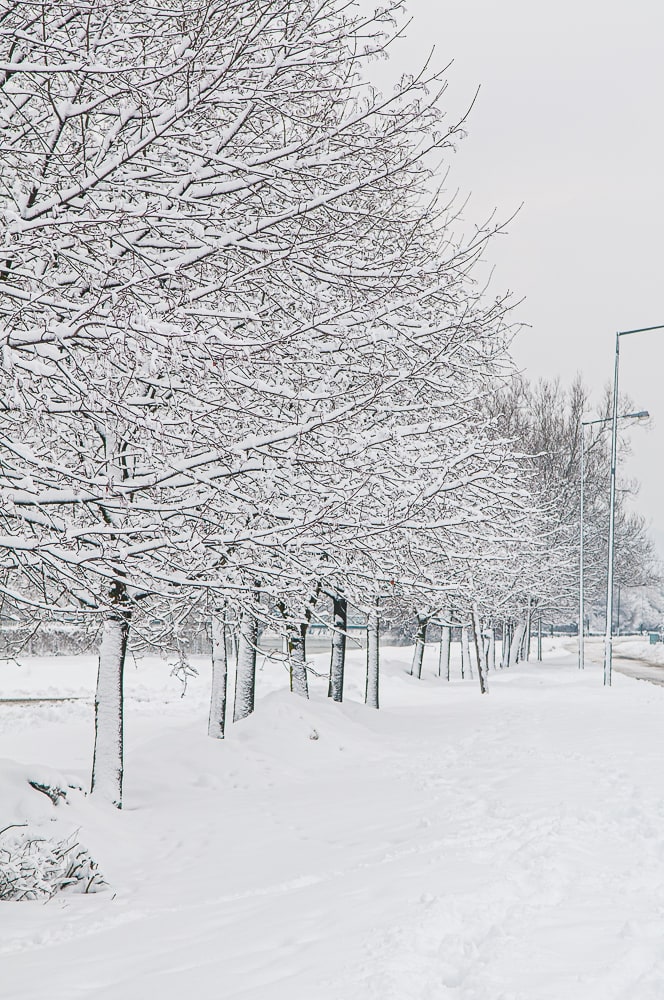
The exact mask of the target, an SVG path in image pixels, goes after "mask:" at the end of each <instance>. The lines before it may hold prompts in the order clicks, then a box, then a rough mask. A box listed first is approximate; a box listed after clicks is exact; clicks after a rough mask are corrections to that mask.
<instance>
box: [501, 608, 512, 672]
mask: <svg viewBox="0 0 664 1000" xmlns="http://www.w3.org/2000/svg"><path fill="white" fill-rule="evenodd" d="M511 645H512V625H511V623H510V622H509V621H508V620H507V619H505V621H503V642H502V649H501V651H500V669H501V670H503V669H504V668H505V667H509V665H510V647H511Z"/></svg>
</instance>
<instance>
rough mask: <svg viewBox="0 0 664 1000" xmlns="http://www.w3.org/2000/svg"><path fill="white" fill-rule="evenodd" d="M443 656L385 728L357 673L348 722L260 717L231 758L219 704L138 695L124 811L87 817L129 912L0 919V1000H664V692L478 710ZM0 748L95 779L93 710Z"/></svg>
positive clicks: (524, 676)
mask: <svg viewBox="0 0 664 1000" xmlns="http://www.w3.org/2000/svg"><path fill="white" fill-rule="evenodd" d="M427 652H428V656H429V657H430V666H429V672H427V676H426V677H425V679H424V680H423V681H422V682H421V683H418V682H416V681H414V680H413V679H411V678H409V677H407V676H406V675H405V674H404V672H403V668H402V666H400V665H399V664H400V661H402V660H405V658H406V656H405V655H404V651H401V650H391V651H389V653H388V655H387V656H386V657H385V660H386V677H385V683H384V688H383V704H384V706H385V707H384V709H383V710H382V711H381V712H380V713H374V712H370V711H368V710H365V709H364V707H363V706H362V705H360V704H358V703H357V700H359V699H358V691H359V687H360V683H361V667H360V661H361V656H360V655H359V654H356V662H357V666H356V667H355V668H354V669H353V671H352V672H351V685H350V690H349V694H350V698H351V699H353V701H348V702H347V703H345V704H344V706H343V707H341V708H340V707H339V706H335V705H331V704H329V703H328V702H327V701H326V700H325V699H323V698H321V697H319V696H318V697H316V699H315V700H314V701H313V703H311V704H310V705H306V704H303V703H300V702H299V701H298V700H297V699H294V698H293V697H291V696H289V695H288V694H287V693H284V692H281V691H278V692H275V693H268V694H266V695H265V696H264V697H263V698H262V699H261V701H260V702H259V709H258V712H257V713H256V715H255V716H254V717H253V718H252V719H250V720H247V722H245V723H243V724H242V725H238V726H236V727H233V732H232V734H231V739H229V740H228V742H227V743H226V744H225V745H221V744H217V743H214V742H213V741H210V740H207V738H206V737H205V736H204V714H205V713H204V707H205V706H204V701H205V690H204V688H205V682H204V678H201V680H200V681H199V682H198V687H194V686H192V691H191V694H190V695H189V696H188V697H187V698H186V699H184V701H179V700H178V699H177V697H175V696H174V695H173V693H172V692H170V689H169V688H168V685H167V683H166V682H165V681H164V682H161V681H155V684H154V685H153V687H152V696H151V697H148V694H147V692H148V691H149V689H150V684H149V683H148V682H147V680H146V681H145V683H143V682H141V685H140V687H139V685H138V681H137V682H136V686H135V689H134V694H135V697H133V698H132V699H130V704H129V706H128V720H127V725H128V743H129V747H128V761H127V765H128V774H127V808H126V810H125V811H124V812H123V814H121V815H120V814H116V813H115V812H114V811H113V810H110V809H109V810H105V809H99V808H97V809H95V808H93V807H92V805H91V803H89V802H88V801H83V802H80V803H78V804H74V805H72V806H71V807H70V808H71V809H72V810H74V811H76V810H79V811H80V818H81V824H82V826H83V829H84V833H85V838H86V842H88V843H89V844H90V846H91V847H92V848H93V849H94V850H95V851H96V853H97V855H98V856H99V858H100V859H102V861H103V867H104V870H105V871H106V873H107V877H108V878H109V880H110V881H111V882H112V884H113V891H112V892H111V893H103V894H99V895H97V896H94V897H69V898H66V899H65V898H64V897H60V898H59V899H56V900H54V901H52V902H51V903H49V904H48V905H46V906H40V905H34V904H22V905H21V904H4V906H3V907H2V908H1V909H0V927H1V930H2V934H1V941H2V944H1V946H0V969H1V977H0V996H1V997H2V998H3V1000H4V998H7V1000H10V998H11V1000H43V998H45V997H46V996H48V998H49V1000H78V998H86V1000H87V998H95V1000H97V998H99V1000H102V998H103V1000H111V998H118V1000H120V998H122V1000H139V998H141V1000H144V998H146V997H152V996H155V997H159V998H160V1000H171V998H173V1000H174V998H176V997H177V998H181V997H182V995H183V993H186V995H188V996H191V997H207V996H214V997H223V998H224V1000H281V998H286V997H288V1000H553V998H555V1000H562V998H566V1000H567V998H569V1000H600V998H601V1000H622V998H624V1000H628V998H629V1000H655V998H658V1000H659V998H661V997H662V996H663V995H664V774H663V764H664V758H663V754H662V742H663V739H662V714H663V713H664V691H663V690H662V689H661V688H658V687H654V686H651V685H646V684H635V683H634V682H633V681H630V680H628V679H627V678H624V677H621V676H617V677H616V679H615V685H614V687H613V689H612V690H610V691H606V690H604V689H603V687H602V685H601V676H600V671H599V669H598V668H596V667H590V668H589V669H588V670H587V671H586V672H585V676H580V675H579V672H578V671H577V670H576V667H575V661H574V659H573V657H571V656H569V657H566V658H562V659H558V660H550V661H547V662H545V663H544V664H543V665H539V664H531V665H530V666H526V667H520V668H517V669H516V670H512V671H509V672H505V673H502V674H499V675H492V677H491V681H492V687H491V693H490V695H489V696H488V697H486V698H481V697H480V695H479V692H478V691H477V690H476V687H475V684H472V683H469V682H466V683H461V682H460V681H454V682H453V683H452V684H451V685H450V686H449V687H447V686H445V685H443V684H441V682H439V681H438V680H437V679H435V678H434V677H433V676H432V674H431V672H430V671H431V670H432V667H433V662H434V650H428V651H427ZM155 676H156V675H155ZM274 680H276V681H279V682H280V681H281V678H280V677H277V678H276V679H274ZM263 681H264V687H265V689H266V690H267V688H269V687H270V686H271V685H272V683H273V679H272V678H270V679H268V678H267V677H266V678H263ZM130 692H131V685H130ZM81 693H83V694H85V693H86V692H85V691H81ZM0 722H1V723H2V730H1V734H0V755H1V756H13V757H15V758H18V759H20V760H30V759H32V760H45V761H46V760H47V761H48V762H49V763H51V764H52V765H53V766H56V765H57V766H58V767H59V768H61V769H63V770H64V769H70V770H72V771H74V772H75V773H77V774H78V775H79V776H80V777H84V768H85V767H86V765H87V755H88V753H89V737H90V720H89V705H85V704H83V703H68V704H66V705H60V706H55V705H53V706H42V707H41V708H39V709H37V708H34V707H26V706H6V707H5V706H2V708H0ZM26 723H29V728H27V727H26ZM63 723H66V724H63ZM314 730H315V733H314ZM314 735H317V736H318V738H317V739H312V738H311V737H312V736H314Z"/></svg>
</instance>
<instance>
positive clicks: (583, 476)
mask: <svg viewBox="0 0 664 1000" xmlns="http://www.w3.org/2000/svg"><path fill="white" fill-rule="evenodd" d="M649 416H650V414H649V413H648V411H647V410H639V411H638V412H637V413H622V414H621V415H620V416H619V417H618V420H629V419H632V420H640V419H641V418H642V417H649ZM612 420H613V417H600V418H599V419H597V420H582V421H581V449H580V450H581V462H580V465H581V469H580V480H581V483H580V489H579V521H580V523H579V670H583V669H584V666H585V663H584V636H585V608H584V568H585V567H584V531H583V527H584V521H583V518H584V512H585V505H584V492H585V482H586V470H585V452H586V449H585V442H586V438H585V428H586V427H590V426H591V425H592V424H604V425H606V424H610V423H611V422H612Z"/></svg>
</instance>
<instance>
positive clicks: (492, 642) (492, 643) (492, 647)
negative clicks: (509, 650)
mask: <svg viewBox="0 0 664 1000" xmlns="http://www.w3.org/2000/svg"><path fill="white" fill-rule="evenodd" d="M487 657H488V661H489V669H490V670H495V669H496V630H495V628H494V627H493V626H491V628H490V629H489V648H488V650H487Z"/></svg>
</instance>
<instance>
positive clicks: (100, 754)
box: [90, 584, 130, 809]
mask: <svg viewBox="0 0 664 1000" xmlns="http://www.w3.org/2000/svg"><path fill="white" fill-rule="evenodd" d="M113 591H114V594H113V596H114V600H115V601H116V602H117V604H119V605H120V604H122V603H124V601H125V588H124V585H123V584H117V585H115V586H114V588H113ZM129 623H130V612H129V610H126V611H122V610H120V609H118V611H117V612H112V613H111V614H109V616H108V618H107V619H106V621H105V622H104V628H103V634H102V641H101V647H100V649H99V672H98V674H97V690H96V693H95V748H94V755H93V760H92V782H91V787H90V792H91V794H92V795H95V796H98V797H99V798H101V799H103V800H104V801H106V802H110V803H112V805H114V806H116V807H117V808H118V809H121V808H122V781H123V776H124V718H123V715H124V713H123V708H124V704H123V686H124V665H125V658H126V655H127V642H128V640H129Z"/></svg>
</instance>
